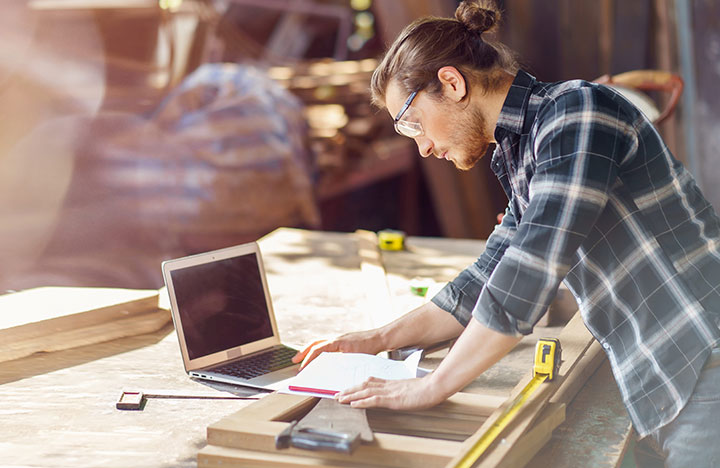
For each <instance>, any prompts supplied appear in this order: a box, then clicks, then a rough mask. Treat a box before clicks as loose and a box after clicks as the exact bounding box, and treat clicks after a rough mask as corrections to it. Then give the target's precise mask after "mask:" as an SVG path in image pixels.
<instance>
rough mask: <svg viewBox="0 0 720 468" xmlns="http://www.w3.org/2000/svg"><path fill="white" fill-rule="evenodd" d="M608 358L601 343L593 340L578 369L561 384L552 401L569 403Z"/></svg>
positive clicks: (579, 362)
mask: <svg viewBox="0 0 720 468" xmlns="http://www.w3.org/2000/svg"><path fill="white" fill-rule="evenodd" d="M606 360H607V356H606V355H605V352H604V351H603V349H602V346H601V345H600V343H599V342H598V341H596V340H593V341H592V343H591V344H590V346H589V347H588V349H587V351H585V354H583V356H582V357H581V358H580V360H579V361H578V364H577V369H576V370H575V371H573V373H572V374H570V375H569V376H568V377H567V378H566V379H565V381H564V382H563V383H562V385H560V388H558V390H557V392H555V394H554V395H553V396H552V398H550V403H565V404H566V405H569V404H570V402H571V401H573V399H574V398H575V395H577V393H578V392H579V391H580V389H581V388H583V386H584V385H585V383H586V382H587V380H588V379H589V378H590V377H591V376H592V375H593V374H595V372H596V371H597V369H598V367H600V364H602V363H603V362H604V361H606Z"/></svg>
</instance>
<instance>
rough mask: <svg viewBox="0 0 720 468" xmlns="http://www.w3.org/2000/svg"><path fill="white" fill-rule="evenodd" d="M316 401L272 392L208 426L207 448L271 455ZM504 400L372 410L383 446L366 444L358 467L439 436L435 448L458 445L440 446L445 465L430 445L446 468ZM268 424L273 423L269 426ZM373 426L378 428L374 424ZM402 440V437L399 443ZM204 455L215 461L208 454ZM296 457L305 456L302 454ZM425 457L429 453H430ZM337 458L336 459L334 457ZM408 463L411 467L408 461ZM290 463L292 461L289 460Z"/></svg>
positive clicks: (474, 397)
mask: <svg viewBox="0 0 720 468" xmlns="http://www.w3.org/2000/svg"><path fill="white" fill-rule="evenodd" d="M316 400H317V399H316V398H313V397H306V396H300V395H286V394H281V393H273V394H270V395H268V396H266V397H264V398H263V399H261V400H259V401H257V402H254V403H252V404H250V405H248V406H246V407H245V408H243V409H241V410H240V411H238V412H236V413H234V414H232V415H230V416H227V417H225V418H224V419H223V420H221V421H219V422H218V423H216V424H213V425H211V426H209V427H208V444H210V445H213V446H221V447H231V448H237V449H242V450H251V449H252V450H260V451H263V450H265V451H273V450H274V445H273V444H274V439H273V438H274V436H275V435H276V434H277V433H279V431H281V430H282V428H283V427H285V426H283V424H284V423H287V422H289V421H291V420H293V419H297V418H300V417H302V416H303V415H304V414H305V413H306V412H307V411H308V410H309V409H310V408H311V407H312V405H313V404H314V403H315V402H316ZM504 400H505V399H504V398H500V397H497V396H493V395H481V394H467V393H458V394H455V395H453V396H452V397H450V398H449V399H448V401H446V402H443V403H441V404H440V405H437V406H436V407H434V408H429V409H425V410H419V411H415V412H412V411H411V412H398V411H391V410H383V409H374V410H370V411H369V412H368V419H369V420H370V424H371V427H373V430H375V431H376V432H381V433H384V434H382V435H381V437H380V440H381V441H382V442H383V443H382V444H380V446H375V445H373V446H368V447H372V449H368V450H370V451H369V452H368V453H364V454H358V459H359V460H360V463H362V462H363V461H364V462H370V463H373V464H375V463H386V462H384V461H382V458H383V455H380V454H381V453H384V454H385V455H384V456H385V457H391V458H393V459H395V458H397V457H396V456H395V454H394V453H393V451H394V450H401V449H402V448H403V447H404V450H407V451H409V452H412V453H416V452H418V450H420V451H421V452H422V451H423V450H424V449H418V448H417V447H415V445H416V444H418V443H420V442H418V441H419V439H417V438H416V437H408V436H425V437H428V436H438V437H435V438H434V439H426V440H428V441H430V442H428V443H430V444H431V445H432V444H433V443H434V442H433V440H435V441H437V442H444V441H453V442H452V443H453V444H454V445H451V446H442V445H441V446H440V447H439V449H443V450H444V449H448V450H451V451H450V452H442V453H443V455H442V456H443V457H444V462H442V463H441V462H440V461H439V460H438V459H437V457H438V447H430V450H431V453H430V456H431V457H435V460H436V461H437V462H438V463H439V465H438V466H442V464H443V463H445V462H447V460H449V458H450V456H451V455H452V454H453V453H454V452H455V451H456V450H457V448H458V447H459V442H460V441H462V440H464V439H465V438H466V437H467V436H468V435H470V434H472V433H473V432H474V431H475V430H476V429H477V428H478V427H479V426H480V425H481V424H482V421H483V420H484V419H485V417H486V416H487V415H489V414H491V413H492V411H493V410H494V409H496V408H497V406H498V405H499V404H501V403H502V402H503V401H504ZM265 423H273V424H270V425H267V424H265ZM373 423H375V424H374V425H373ZM263 431H265V432H263ZM387 432H390V433H389V434H388V433H387ZM398 437H399V438H400V439H397V438H398ZM441 439H442V440H441ZM422 443H424V442H422ZM408 444H409V445H408ZM376 452H377V453H376ZM203 453H204V454H205V455H207V456H208V457H211V458H212V456H211V455H210V454H209V453H206V452H203ZM298 453H299V454H302V453H306V452H303V451H300V452H298ZM205 455H203V456H205ZM426 455H428V454H427V453H426ZM223 456H224V455H223ZM223 456H219V455H218V457H219V458H217V459H213V461H212V463H215V462H217V461H218V460H220V459H224V458H223ZM234 456H236V457H237V460H236V462H237V463H240V459H242V460H245V458H244V456H241V454H235V455H234ZM414 456H415V455H412V454H405V455H403V456H402V457H401V458H403V457H405V458H403V459H406V458H407V457H414ZM333 460H335V459H334V458H333ZM406 461H407V462H408V464H409V465H411V464H410V462H409V461H408V460H406ZM286 462H287V463H290V462H289V461H286ZM416 462H417V460H416ZM284 463H285V462H284ZM394 463H395V462H390V465H389V466H398V465H396V464H394ZM403 463H404V462H403ZM423 463H424V462H423ZM300 466H303V465H300ZM399 466H403V465H399ZM412 466H414V465H412Z"/></svg>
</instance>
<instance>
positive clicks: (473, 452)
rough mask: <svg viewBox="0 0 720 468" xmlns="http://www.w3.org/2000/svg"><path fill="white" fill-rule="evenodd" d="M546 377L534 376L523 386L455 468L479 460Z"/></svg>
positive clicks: (466, 466)
mask: <svg viewBox="0 0 720 468" xmlns="http://www.w3.org/2000/svg"><path fill="white" fill-rule="evenodd" d="M547 378H548V376H547V375H542V374H539V375H536V376H535V377H533V378H532V380H530V382H528V384H527V385H525V388H523V389H522V391H521V392H520V393H519V394H518V396H516V397H515V399H514V400H513V401H512V403H510V406H508V407H507V409H506V410H505V411H503V412H502V414H500V416H499V417H498V418H497V420H495V422H494V423H493V425H492V426H490V427H489V428H488V430H486V431H485V433H484V434H483V435H482V437H480V439H478V441H477V442H475V445H473V446H472V448H471V449H470V450H469V451H468V452H467V453H466V454H465V455H464V456H463V457H462V458H461V459H460V461H459V462H458V463H457V465H455V468H470V467H471V466H473V464H474V463H475V462H476V461H477V459H478V458H480V455H482V454H483V452H484V451H485V450H486V449H487V448H488V447H489V446H490V444H492V443H493V441H494V440H495V439H496V438H497V436H499V435H500V433H501V432H502V431H503V429H505V427H506V426H507V425H508V424H509V423H510V421H512V419H513V418H514V417H515V415H516V414H517V412H518V410H519V409H520V408H521V407H522V405H523V404H525V401H527V399H528V398H530V395H532V394H533V393H534V392H535V390H537V389H538V387H540V385H541V384H542V383H543V382H545V380H547Z"/></svg>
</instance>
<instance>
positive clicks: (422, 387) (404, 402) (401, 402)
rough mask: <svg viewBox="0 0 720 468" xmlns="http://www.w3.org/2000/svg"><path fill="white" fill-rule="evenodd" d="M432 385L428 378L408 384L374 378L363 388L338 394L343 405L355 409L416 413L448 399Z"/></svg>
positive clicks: (406, 381)
mask: <svg viewBox="0 0 720 468" xmlns="http://www.w3.org/2000/svg"><path fill="white" fill-rule="evenodd" d="M438 390H439V389H438V386H437V385H432V384H431V383H430V379H429V378H428V377H423V378H420V379H407V380H383V379H379V378H377V377H370V378H369V379H368V380H366V381H365V382H364V383H363V384H362V385H359V386H357V387H353V388H349V389H347V390H344V391H342V392H341V393H339V394H338V396H337V399H338V401H339V402H340V403H349V404H350V406H352V407H353V408H373V407H383V408H390V409H394V410H415V409H425V408H430V407H431V406H435V405H437V404H438V403H440V402H442V401H443V400H445V398H447V395H444V394H442V393H440V392H439V391H438Z"/></svg>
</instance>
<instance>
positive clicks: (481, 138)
mask: <svg viewBox="0 0 720 468" xmlns="http://www.w3.org/2000/svg"><path fill="white" fill-rule="evenodd" d="M450 140H451V145H452V146H453V147H455V148H457V150H456V154H458V157H457V158H453V163H454V164H455V167H457V168H458V169H460V170H461V171H469V170H470V169H472V167H473V166H475V164H477V162H478V161H480V160H481V159H482V158H483V156H485V154H486V153H487V151H488V148H489V147H490V144H491V143H492V142H493V137H491V136H490V135H488V132H487V119H486V118H485V115H484V114H483V113H482V112H481V111H480V109H478V108H471V109H468V110H467V111H465V112H463V113H461V114H460V116H459V118H458V121H457V122H456V124H455V130H454V131H453V133H452V135H451V139H450Z"/></svg>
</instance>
